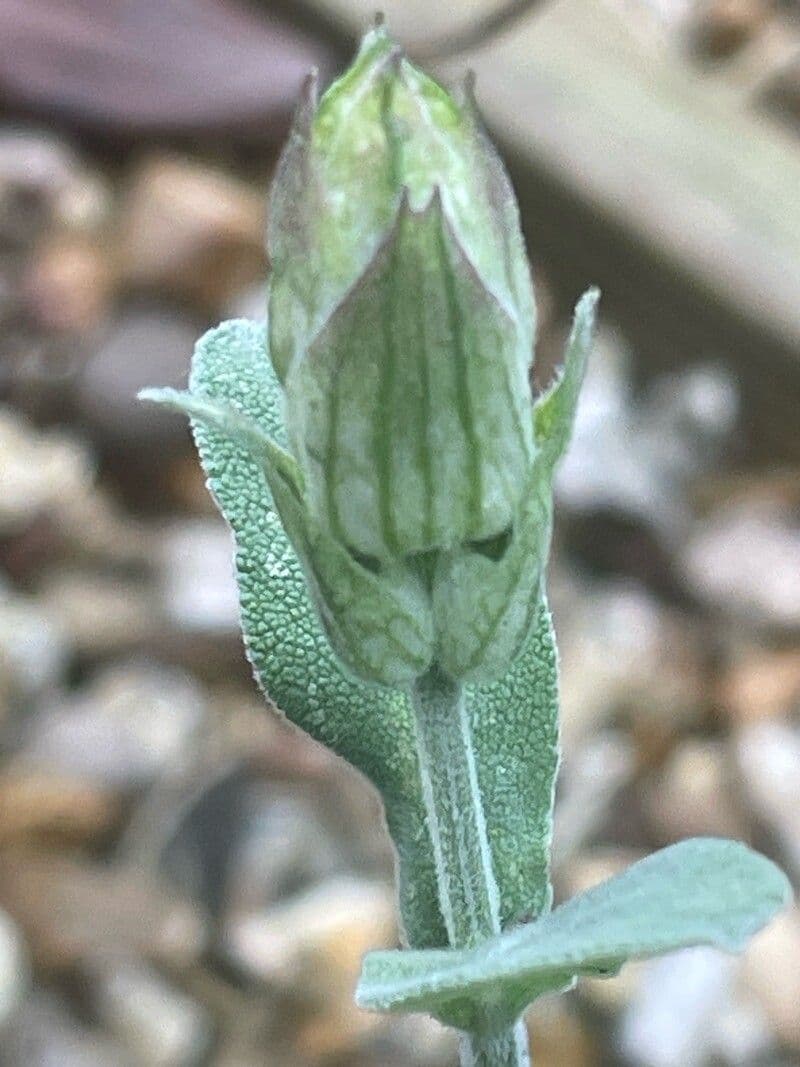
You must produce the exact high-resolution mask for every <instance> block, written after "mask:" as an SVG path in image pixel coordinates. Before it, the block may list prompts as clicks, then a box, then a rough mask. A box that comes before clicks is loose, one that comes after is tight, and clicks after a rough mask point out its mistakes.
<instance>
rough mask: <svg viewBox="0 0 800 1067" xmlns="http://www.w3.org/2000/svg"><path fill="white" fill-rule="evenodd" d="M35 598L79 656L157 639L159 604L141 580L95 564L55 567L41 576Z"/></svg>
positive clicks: (140, 644) (95, 654)
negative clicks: (112, 571) (121, 575)
mask: <svg viewBox="0 0 800 1067" xmlns="http://www.w3.org/2000/svg"><path fill="white" fill-rule="evenodd" d="M39 603H40V604H41V606H42V608H43V610H44V611H45V612H46V614H47V617H48V618H49V619H52V620H53V623H54V624H55V625H56V626H57V627H58V628H59V629H60V630H61V632H63V633H64V634H65V635H66V639H67V641H68V642H69V645H70V648H71V649H72V650H73V651H74V652H76V653H78V654H80V655H82V656H86V657H92V658H94V657H101V656H107V655H109V654H111V653H118V652H120V651H124V650H129V649H135V648H141V647H143V646H147V645H149V646H155V645H156V644H157V640H156V638H157V636H158V632H159V628H160V626H161V617H160V613H159V605H158V601H157V598H156V597H155V596H154V594H153V593H151V591H150V590H149V589H148V587H147V585H146V584H145V583H143V582H142V581H141V579H135V580H131V579H128V578H122V577H120V576H118V575H115V574H113V573H104V572H103V571H102V570H99V569H97V568H92V569H88V568H86V569H77V568H70V569H68V570H58V571H54V572H53V573H52V574H50V575H48V576H47V577H46V578H45V579H44V580H43V581H42V583H41V586H40V589H39Z"/></svg>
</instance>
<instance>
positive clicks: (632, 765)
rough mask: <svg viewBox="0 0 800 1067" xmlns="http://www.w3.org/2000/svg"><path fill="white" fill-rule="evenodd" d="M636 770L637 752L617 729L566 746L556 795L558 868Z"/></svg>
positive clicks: (585, 838) (577, 849) (589, 835)
mask: <svg viewBox="0 0 800 1067" xmlns="http://www.w3.org/2000/svg"><path fill="white" fill-rule="evenodd" d="M635 773H636V753H635V751H634V746H633V744H632V743H631V741H630V739H629V738H628V737H627V736H626V735H625V734H623V733H622V731H619V730H603V731H602V732H598V733H597V734H596V735H594V736H590V737H588V738H587V739H586V740H585V741H584V742H583V743H582V744H581V745H580V746H579V747H578V748H577V750H576V749H575V748H574V747H572V746H570V747H568V748H566V749H565V753H564V765H563V768H562V772H561V777H560V779H559V789H558V794H557V798H556V815H555V830H554V836H553V853H552V855H553V865H554V867H555V868H556V869H560V868H561V867H562V865H564V864H566V863H567V862H569V861H570V860H571V859H572V858H573V857H574V856H575V855H576V854H577V853H579V852H580V851H581V850H582V849H583V848H584V846H585V845H586V844H587V842H589V841H590V840H591V838H592V836H593V835H594V833H595V831H596V830H597V828H598V827H599V826H600V825H602V823H603V821H604V820H605V818H606V816H607V815H608V811H609V809H610V807H611V805H612V804H613V803H614V800H615V799H616V798H617V796H618V795H619V794H620V793H621V792H622V790H623V789H624V788H625V786H626V785H628V783H629V782H630V781H631V780H632V778H633V776H634V774H635Z"/></svg>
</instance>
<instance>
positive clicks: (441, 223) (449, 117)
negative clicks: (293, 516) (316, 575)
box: [269, 27, 534, 560]
mask: <svg viewBox="0 0 800 1067" xmlns="http://www.w3.org/2000/svg"><path fill="white" fill-rule="evenodd" d="M269 250H270V256H271V260H272V267H273V274H272V280H271V286H270V298H269V336H270V355H271V358H272V361H273V364H274V366H275V369H276V372H277V374H278V376H279V378H280V379H281V381H282V383H283V385H284V389H285V393H286V421H287V429H288V432H289V436H290V441H291V444H292V448H293V450H294V452H295V455H296V456H297V458H298V460H299V462H300V464H301V467H302V468H303V471H304V474H305V477H306V484H307V487H308V494H309V496H308V502H309V507H310V509H311V510H312V512H313V513H314V515H315V517H316V519H317V521H318V522H319V523H320V524H321V526H322V527H323V528H324V529H326V530H327V531H328V532H329V533H330V534H331V535H332V536H333V537H335V538H337V539H338V540H340V541H341V542H342V543H343V544H345V545H347V546H348V548H349V549H350V550H351V551H353V552H355V553H358V554H361V555H363V556H367V557H372V558H376V559H379V560H391V559H396V558H398V557H400V558H403V557H407V556H409V555H411V554H415V553H422V552H429V551H432V550H439V549H446V548H452V547H453V546H456V545H458V544H460V543H462V542H465V541H474V540H484V539H486V538H491V537H494V536H496V535H498V534H500V533H501V532H502V531H503V530H504V529H506V528H507V527H508V525H509V523H510V522H511V521H512V516H513V514H514V511H515V508H516V507H517V504H518V502H519V499H520V495H521V493H522V492H523V490H524V488H525V486H526V484H527V482H528V475H529V472H530V469H531V464H532V461H533V456H534V442H533V430H532V414H531V410H532V409H531V397H530V389H529V385H528V366H529V363H530V359H531V356H532V347H533V332H534V308H533V297H532V289H531V282H530V276H529V271H528V265H527V261H526V258H525V253H524V248H523V242H522V236H521V233H520V229H519V222H518V217H517V210H516V205H515V201H514V197H513V193H512V191H511V188H510V185H509V183H508V180H507V178H506V175H505V172H504V170H503V168H502V165H501V163H500V161H499V160H498V158H497V156H496V154H495V152H494V150H493V148H492V147H491V145H490V144H489V141H488V139H487V137H486V135H485V133H484V131H483V129H482V127H481V123H480V120H479V118H478V117H477V115H476V112H475V109H474V106H473V104H472V100H471V94H470V92H469V91H467V92H466V93H465V94H464V96H463V98H462V99H459V100H456V99H454V98H453V97H451V96H450V95H449V94H448V93H446V92H445V91H444V90H443V89H442V88H441V87H440V86H439V85H437V84H436V83H435V82H433V81H432V80H430V79H429V78H427V77H426V76H425V75H424V74H422V73H421V72H420V71H419V70H417V69H416V68H415V67H414V66H412V64H411V63H410V62H409V61H408V60H407V59H406V58H405V57H404V56H403V55H402V53H401V52H400V50H399V49H398V48H397V47H396V45H394V43H393V42H392V41H391V39H390V38H389V36H388V35H387V34H386V32H385V31H384V30H383V28H381V27H378V28H376V29H375V30H373V31H372V32H371V33H369V34H368V35H367V36H366V38H365V39H364V42H363V45H362V48H361V51H360V53H359V55H358V57H357V59H356V61H355V63H354V65H353V67H352V68H351V69H350V71H349V72H348V73H347V74H345V76H344V77H343V78H342V79H341V80H340V81H338V82H337V83H336V84H335V85H334V86H333V87H332V88H331V89H330V90H329V91H328V93H327V94H326V95H325V96H324V97H323V99H322V101H321V102H320V104H319V107H318V108H316V107H315V101H314V95H313V89H312V87H311V86H309V87H308V92H307V94H306V98H305V100H304V102H303V105H302V107H301V110H300V114H299V116H298V120H297V123H296V126H295V129H294V131H293V133H292V136H291V139H290V142H289V145H288V146H287V149H286V151H285V153H284V156H283V159H282V162H281V165H280V168H279V171H278V175H277V177H276V182H275V188H274V193H273V202H272V217H271V224H270V249H269Z"/></svg>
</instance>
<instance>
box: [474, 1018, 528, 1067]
mask: <svg viewBox="0 0 800 1067" xmlns="http://www.w3.org/2000/svg"><path fill="white" fill-rule="evenodd" d="M461 1063H462V1067H531V1058H530V1052H529V1051H528V1032H527V1029H526V1027H525V1023H524V1022H523V1021H522V1020H520V1021H519V1022H518V1023H517V1024H516V1026H513V1027H511V1028H510V1029H506V1030H503V1031H501V1032H500V1033H499V1034H497V1035H495V1036H491V1037H489V1036H484V1035H475V1034H468V1035H466V1036H465V1037H464V1038H463V1040H462V1043H461Z"/></svg>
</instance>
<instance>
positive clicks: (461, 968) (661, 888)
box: [358, 838, 791, 1025]
mask: <svg viewBox="0 0 800 1067" xmlns="http://www.w3.org/2000/svg"><path fill="white" fill-rule="evenodd" d="M790 897H791V889H790V887H789V882H788V880H787V878H786V876H785V875H784V874H783V873H782V872H781V871H780V870H779V869H778V868H777V867H776V866H775V865H774V864H773V863H771V862H770V861H769V860H767V859H765V858H764V857H763V856H760V855H758V853H755V852H752V851H751V850H750V849H748V848H746V847H745V846H744V845H740V844H737V843H736V842H733V841H723V840H716V839H712V838H697V839H694V840H691V841H685V842H683V843H682V844H678V845H673V846H671V847H670V848H666V849H663V850H662V851H660V852H657V853H655V854H654V855H653V856H650V857H648V858H647V859H645V860H642V861H641V862H640V863H636V864H634V865H633V866H632V867H630V868H629V869H628V870H627V871H625V872H624V873H623V874H621V875H619V876H618V877H616V878H612V879H610V880H609V881H607V882H604V883H603V884H602V885H599V886H597V887H596V888H594V889H590V890H589V891H588V892H586V893H582V894H580V895H579V896H577V897H574V898H573V899H572V900H570V901H568V902H567V903H566V904H563V905H561V907H559V908H557V909H556V910H555V911H553V912H551V913H550V914H549V915H546V916H545V917H544V918H542V919H540V920H539V921H538V922H535V923H532V924H531V925H529V926H526V927H522V928H520V929H519V930H516V931H510V932H508V933H505V934H502V935H500V937H497V938H493V939H492V940H490V941H487V942H486V943H484V944H483V945H482V946H480V947H479V948H477V949H474V950H472V951H466V952H453V951H446V950H445V951H433V952H402V953H400V952H395V953H387V952H379V953H373V954H371V955H370V956H367V958H366V961H365V964H364V972H363V975H362V979H361V983H360V986H359V990H358V1000H359V1003H360V1004H361V1005H362V1006H363V1007H369V1008H377V1009H382V1010H387V1011H420V1010H427V1011H432V1012H433V1013H434V1014H437V1015H439V1016H440V1017H442V1018H445V1019H447V1020H449V1021H453V1022H454V1023H456V1024H457V1025H459V1024H460V1025H464V1021H465V1020H469V1018H470V1012H469V1005H470V1004H471V1003H478V1002H484V1003H486V1002H488V1003H494V1004H497V1005H498V1009H499V1010H503V1009H504V1010H505V1014H506V1017H507V1018H508V1019H509V1020H510V1019H513V1018H514V1017H515V1016H516V1015H517V1014H518V1013H519V1011H520V1010H521V1009H522V1008H523V1007H524V1006H525V1005H526V1004H527V1003H529V1002H530V1001H531V1000H532V999H533V998H534V997H535V996H537V995H538V994H540V993H542V992H545V991H547V990H549V989H557V988H560V987H562V986H563V985H564V984H565V983H567V982H569V980H570V976H573V975H586V974H589V975H598V974H599V975H602V974H613V973H615V972H616V971H617V970H618V969H619V967H620V966H621V965H622V964H623V963H624V962H625V961H626V960H628V959H632V958H637V957H646V956H653V955H657V954H659V953H663V952H670V951H672V950H674V949H678V948H682V947H685V946H688V945H701V944H703V945H715V946H716V947H718V948H721V949H724V950H725V951H728V952H738V951H740V950H741V949H742V948H743V947H744V945H745V943H746V941H747V940H748V938H749V937H750V936H751V935H752V934H754V933H755V932H756V931H757V930H759V929H761V927H762V926H764V925H765V923H766V922H768V920H769V919H770V918H771V917H772V916H773V915H774V914H775V913H776V911H778V910H779V909H780V908H781V907H782V906H783V905H784V904H786V903H787V901H788V900H789V899H790ZM776 980H779V977H778V976H776Z"/></svg>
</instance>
